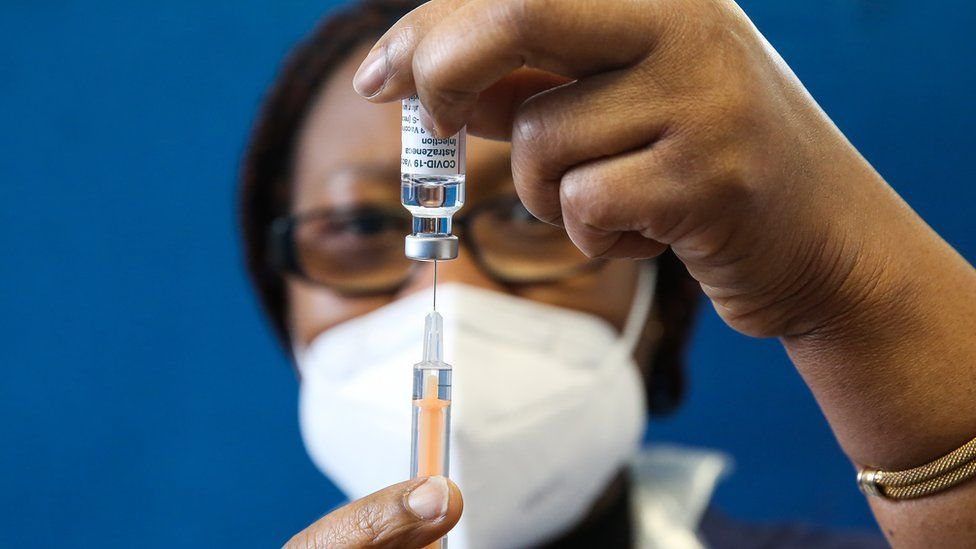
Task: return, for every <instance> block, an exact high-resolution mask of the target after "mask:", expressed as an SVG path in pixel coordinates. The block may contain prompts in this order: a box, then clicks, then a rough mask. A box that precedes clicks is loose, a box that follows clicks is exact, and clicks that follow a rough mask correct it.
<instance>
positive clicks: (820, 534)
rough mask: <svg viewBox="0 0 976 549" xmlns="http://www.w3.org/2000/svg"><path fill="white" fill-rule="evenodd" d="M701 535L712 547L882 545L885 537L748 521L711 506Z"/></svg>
mask: <svg viewBox="0 0 976 549" xmlns="http://www.w3.org/2000/svg"><path fill="white" fill-rule="evenodd" d="M699 532H700V535H701V537H702V538H704V539H703V541H704V542H705V544H706V545H707V546H708V547H711V548H712V549H753V548H755V549H758V548H762V549H808V548H810V549H812V548H817V549H882V548H887V547H889V546H888V544H887V542H885V540H884V538H883V537H881V535H880V534H878V533H872V532H844V531H831V530H822V529H818V528H814V527H810V526H806V525H799V524H767V525H760V524H747V523H741V522H737V521H734V520H732V519H729V518H728V517H725V516H724V515H722V514H721V513H720V512H716V511H715V510H714V509H709V510H708V511H707V512H706V513H705V516H704V518H703V519H702V522H701V525H700V529H699Z"/></svg>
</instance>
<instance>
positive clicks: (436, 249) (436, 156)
mask: <svg viewBox="0 0 976 549" xmlns="http://www.w3.org/2000/svg"><path fill="white" fill-rule="evenodd" d="M419 111H420V99H419V98H418V97H417V96H416V95H414V96H412V97H409V98H407V99H404V100H403V105H402V118H401V133H400V144H401V148H400V202H401V203H402V204H403V206H404V207H405V208H406V209H407V211H409V212H410V214H411V215H412V216H413V227H412V230H411V234H409V235H407V237H406V241H405V244H404V251H405V252H406V255H407V257H409V258H411V259H416V260H420V261H435V260H446V259H454V258H456V257H457V254H458V240H457V237H456V236H454V235H453V234H452V233H451V218H452V216H453V215H454V213H455V212H457V211H458V210H459V209H461V206H462V205H464V157H465V142H464V141H465V129H464V128H462V129H461V131H460V132H458V133H457V134H455V135H452V136H451V137H446V138H443V139H439V138H437V137H434V135H433V134H431V133H430V132H428V131H427V130H426V129H424V127H423V126H422V125H421V124H420V117H419Z"/></svg>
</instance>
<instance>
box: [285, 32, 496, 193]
mask: <svg viewBox="0 0 976 549" xmlns="http://www.w3.org/2000/svg"><path fill="white" fill-rule="evenodd" d="M366 51H367V50H365V49H363V50H362V51H361V52H359V51H357V52H355V53H353V54H351V55H350V56H349V57H348V58H347V59H346V60H345V61H344V62H343V63H342V64H341V65H340V66H339V67H337V69H336V71H335V72H334V73H333V75H332V77H331V78H330V79H329V80H328V81H327V82H326V83H325V84H324V85H323V87H322V90H321V91H320V92H319V94H318V96H317V98H316V99H315V101H314V102H313V104H312V107H311V108H310V109H309V111H308V114H307V115H306V118H305V120H304V121H303V124H302V128H301V130H300V131H299V134H298V141H297V143H296V145H297V146H296V150H295V157H294V159H293V162H294V164H293V172H292V177H293V180H292V181H293V184H294V185H295V188H294V196H295V199H294V203H295V207H296V208H299V209H303V208H307V207H314V205H317V204H319V203H321V202H322V201H323V200H329V198H330V196H331V195H335V194H336V193H345V192H348V191H351V190H356V189H352V188H351V186H354V184H351V183H350V182H351V181H362V184H363V185H387V186H388V188H389V197H388V199H389V200H391V201H392V200H398V198H397V197H398V196H399V195H398V193H399V183H398V181H399V173H400V104H399V102H394V103H385V104H374V103H370V102H368V101H366V100H364V99H363V98H362V97H360V96H359V95H358V94H356V92H355V91H354V90H353V87H352V78H353V75H354V74H355V73H356V69H357V68H358V65H359V62H360V60H361V59H362V58H363V57H364V56H365V54H366ZM467 153H468V154H467V170H466V171H467V173H468V180H469V185H467V187H468V189H467V192H468V197H467V200H468V202H477V201H480V200H481V199H483V198H486V197H488V196H493V195H497V194H500V193H502V192H512V183H511V171H510V157H509V145H508V143H504V142H499V141H489V140H485V139H479V138H476V137H469V138H468V147H467ZM331 183H339V185H338V187H334V186H333V185H332V184H331ZM340 189H342V190H340ZM331 198H336V197H335V196H331Z"/></svg>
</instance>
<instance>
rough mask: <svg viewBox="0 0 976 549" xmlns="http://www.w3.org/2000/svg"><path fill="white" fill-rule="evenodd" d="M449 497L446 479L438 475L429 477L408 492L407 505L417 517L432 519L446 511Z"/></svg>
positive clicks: (441, 515)
mask: <svg viewBox="0 0 976 549" xmlns="http://www.w3.org/2000/svg"><path fill="white" fill-rule="evenodd" d="M449 498H450V493H449V490H448V487H447V479H446V478H444V477H440V476H438V477H430V478H428V479H427V480H426V481H424V483H423V484H421V485H420V486H418V487H416V488H414V489H413V490H412V491H411V492H410V495H408V496H407V505H408V506H409V507H410V510H411V511H413V514H415V515H417V516H418V517H420V518H422V519H424V520H434V519H437V518H440V517H443V516H444V513H447V501H448V499H449Z"/></svg>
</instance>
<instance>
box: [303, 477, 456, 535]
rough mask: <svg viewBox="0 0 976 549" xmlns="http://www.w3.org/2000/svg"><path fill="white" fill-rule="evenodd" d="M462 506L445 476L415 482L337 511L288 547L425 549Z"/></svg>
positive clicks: (452, 522) (450, 526) (397, 486)
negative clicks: (422, 548) (408, 548)
mask: <svg viewBox="0 0 976 549" xmlns="http://www.w3.org/2000/svg"><path fill="white" fill-rule="evenodd" d="M462 506H463V503H462V501H461V492H460V490H458V487H457V485H455V484H454V483H453V482H451V481H449V480H448V479H446V478H445V477H442V476H435V477H428V478H416V479H413V480H408V481H406V482H401V483H399V484H394V485H393V486H389V487H387V488H384V489H382V490H380V491H378V492H374V493H372V494H370V495H368V496H366V497H364V498H362V499H358V500H356V501H354V502H352V503H349V504H348V505H345V506H343V507H340V508H338V509H336V510H335V511H333V512H331V513H329V514H328V515H325V516H324V517H322V518H320V519H319V520H317V521H315V522H314V523H313V524H312V525H311V526H309V527H308V528H306V529H305V530H302V531H301V532H299V533H298V534H296V535H295V536H294V537H293V538H291V540H289V541H288V543H287V544H285V547H286V548H289V549H298V548H302V549H308V548H310V547H329V548H333V547H424V546H426V545H428V544H430V543H433V542H435V541H437V540H438V539H439V538H441V537H443V536H444V535H445V534H447V532H448V530H450V529H451V528H452V527H453V526H454V525H455V524H457V521H458V519H460V518H461V508H462Z"/></svg>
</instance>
